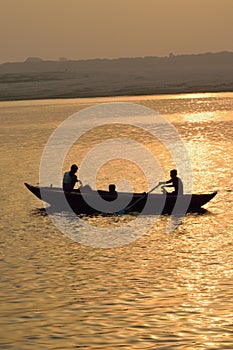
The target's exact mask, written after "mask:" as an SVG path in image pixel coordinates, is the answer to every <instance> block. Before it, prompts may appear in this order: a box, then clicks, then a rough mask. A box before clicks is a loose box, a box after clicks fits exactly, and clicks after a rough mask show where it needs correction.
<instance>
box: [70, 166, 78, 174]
mask: <svg viewBox="0 0 233 350" xmlns="http://www.w3.org/2000/svg"><path fill="white" fill-rule="evenodd" d="M77 170H78V166H77V165H76V164H73V165H71V168H70V171H71V172H72V173H73V174H75V173H76V172H77Z"/></svg>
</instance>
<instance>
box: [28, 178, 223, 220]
mask: <svg viewBox="0 0 233 350" xmlns="http://www.w3.org/2000/svg"><path fill="white" fill-rule="evenodd" d="M25 186H26V187H27V188H28V189H29V191H31V192H32V193H33V194H34V195H35V196H36V197H37V198H39V199H41V200H43V201H44V202H47V203H48V204H50V205H51V208H53V209H54V210H57V211H62V210H66V209H68V210H70V208H71V209H72V210H73V211H74V212H75V213H77V214H87V215H92V214H95V213H105V214H106V213H111V214H113V213H114V210H112V204H111V202H113V203H114V201H115V200H116V199H118V200H119V199H122V201H124V202H126V203H127V205H126V210H124V213H130V212H137V213H142V214H143V215H156V214H171V213H178V214H179V213H181V214H185V213H187V212H199V211H200V210H201V208H202V207H203V206H204V205H205V204H206V203H208V202H209V201H210V200H211V199H212V198H214V197H215V195H216V194H217V192H213V193H209V194H184V195H179V196H176V195H171V194H170V195H165V194H152V193H150V194H142V193H134V194H132V193H126V192H120V193H118V194H110V193H109V192H107V191H92V190H91V191H90V190H89V191H88V192H87V193H85V195H84V196H83V194H82V193H80V191H77V190H76V191H73V192H70V193H68V192H63V190H62V189H60V188H50V187H43V188H39V187H37V186H32V185H29V184H27V183H25ZM99 196H100V197H101V198H102V199H103V200H104V202H105V203H106V205H105V209H104V210H98V209H95V208H93V206H92V205H90V204H88V203H90V202H97V201H98V198H99ZM148 203H149V204H148ZM110 208H111V209H110ZM127 208H128V209H127ZM121 209H125V207H123V208H121ZM115 212H117V211H115Z"/></svg>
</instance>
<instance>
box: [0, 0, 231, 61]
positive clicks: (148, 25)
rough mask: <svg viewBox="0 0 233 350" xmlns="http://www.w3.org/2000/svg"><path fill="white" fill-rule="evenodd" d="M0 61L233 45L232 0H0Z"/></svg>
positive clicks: (162, 52)
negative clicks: (32, 57)
mask: <svg viewBox="0 0 233 350" xmlns="http://www.w3.org/2000/svg"><path fill="white" fill-rule="evenodd" d="M0 50H1V51H0V62H5V61H22V60H25V58H27V57H31V56H38V57H41V58H43V59H58V58H59V57H67V58H72V59H86V58H103V57H105V58H112V57H135V56H166V55H168V54H169V53H170V52H173V53H174V54H182V53H202V52H210V51H212V52H217V51H225V50H227V51H233V0H0Z"/></svg>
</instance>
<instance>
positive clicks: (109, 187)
mask: <svg viewBox="0 0 233 350" xmlns="http://www.w3.org/2000/svg"><path fill="white" fill-rule="evenodd" d="M108 190H109V193H110V194H117V192H116V186H115V185H114V184H110V185H109V186H108Z"/></svg>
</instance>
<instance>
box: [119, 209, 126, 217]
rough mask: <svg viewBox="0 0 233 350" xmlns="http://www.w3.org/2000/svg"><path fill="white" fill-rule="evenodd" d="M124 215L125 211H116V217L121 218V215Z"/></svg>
mask: <svg viewBox="0 0 233 350" xmlns="http://www.w3.org/2000/svg"><path fill="white" fill-rule="evenodd" d="M125 213H126V210H124V209H123V210H120V211H118V213H117V215H118V216H121V215H124V214H125Z"/></svg>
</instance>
